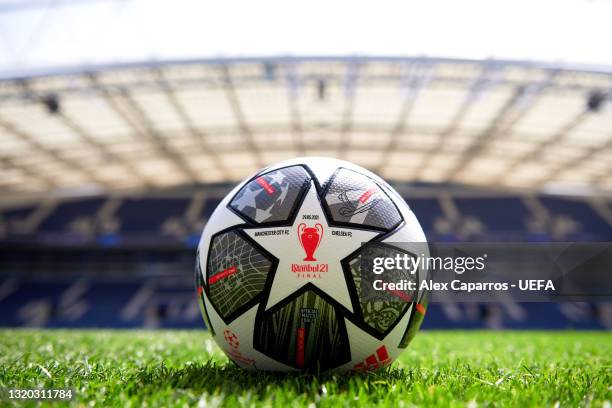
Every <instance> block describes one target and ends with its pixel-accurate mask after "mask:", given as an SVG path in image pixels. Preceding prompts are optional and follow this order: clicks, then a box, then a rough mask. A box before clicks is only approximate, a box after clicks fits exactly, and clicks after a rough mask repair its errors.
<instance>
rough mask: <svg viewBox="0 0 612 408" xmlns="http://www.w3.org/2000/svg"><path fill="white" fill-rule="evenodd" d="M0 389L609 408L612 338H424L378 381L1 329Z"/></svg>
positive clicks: (143, 340)
mask: <svg viewBox="0 0 612 408" xmlns="http://www.w3.org/2000/svg"><path fill="white" fill-rule="evenodd" d="M0 387H2V388H10V387H21V388H26V387H47V388H60V387H70V388H73V389H75V390H76V394H77V397H76V399H75V400H74V401H73V402H72V403H73V404H77V405H79V406H85V405H88V406H93V405H97V406H105V407H106V406H133V407H141V406H143V402H146V403H147V405H148V406H187V405H189V406H193V405H198V404H199V405H200V406H207V407H214V406H274V407H289V406H308V405H311V406H313V404H314V406H322V407H327V406H373V405H378V406H387V407H397V406H436V407H437V406H462V407H464V406H466V405H467V406H476V405H478V406H520V407H525V406H553V405H555V404H559V405H560V406H562V407H564V406H595V407H597V406H606V407H610V401H612V333H580V332H569V333H564V332H554V333H544V332H422V333H419V334H418V335H417V337H416V339H415V340H414V341H413V343H412V344H411V345H410V347H409V348H408V350H407V351H406V352H405V353H404V354H403V355H402V357H401V358H400V361H398V362H396V363H395V364H393V366H392V367H391V368H390V369H388V370H387V371H384V372H380V373H374V374H370V375H343V376H334V375H323V376H320V377H313V376H301V375H295V374H294V375H282V374H266V373H249V372H246V371H243V370H241V369H239V368H236V367H234V366H233V365H232V364H230V363H229V362H228V360H227V358H226V357H225V356H224V355H223V353H222V352H221V351H220V350H219V349H218V348H217V346H216V345H215V344H214V342H213V341H212V340H211V339H210V337H209V336H208V335H207V334H206V333H205V332H199V331H163V332H153V331H41V330H0ZM7 402H8V400H6V399H5V400H3V401H0V406H2V405H4V404H6V403H7ZM31 404H32V405H33V404H34V403H31Z"/></svg>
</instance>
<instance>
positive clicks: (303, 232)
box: [298, 223, 323, 261]
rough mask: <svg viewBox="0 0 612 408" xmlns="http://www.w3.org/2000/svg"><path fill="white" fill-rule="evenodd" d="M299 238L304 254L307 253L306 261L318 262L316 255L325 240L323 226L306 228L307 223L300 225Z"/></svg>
mask: <svg viewBox="0 0 612 408" xmlns="http://www.w3.org/2000/svg"><path fill="white" fill-rule="evenodd" d="M298 238H299V240H300V244H302V248H304V252H306V258H304V261H316V258H315V257H314V253H315V251H316V250H317V248H318V247H319V244H320V243H321V239H323V226H322V225H321V224H319V223H317V224H316V225H315V226H314V228H313V227H308V226H306V224H305V223H301V224H300V225H298Z"/></svg>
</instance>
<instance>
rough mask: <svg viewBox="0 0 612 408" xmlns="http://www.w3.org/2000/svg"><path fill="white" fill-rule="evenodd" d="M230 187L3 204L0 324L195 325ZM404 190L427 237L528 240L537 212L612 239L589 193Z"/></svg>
mask: <svg viewBox="0 0 612 408" xmlns="http://www.w3.org/2000/svg"><path fill="white" fill-rule="evenodd" d="M226 191H227V189H220V190H218V194H217V195H214V196H213V195H207V196H206V197H203V196H198V195H197V194H193V195H192V194H184V195H182V196H172V197H159V196H150V197H148V196H146V195H142V196H126V197H118V196H116V195H114V196H113V197H85V198H81V199H70V200H65V201H63V202H58V203H56V204H55V206H54V207H53V208H52V209H51V210H50V211H48V212H42V211H40V208H39V207H38V206H31V205H22V206H17V207H12V208H4V209H1V210H0V214H1V226H2V228H0V229H1V230H3V231H4V235H3V236H2V238H0V258H1V260H2V261H1V262H0V309H1V310H2V311H3V312H2V313H1V314H0V326H42V327H125V328H127V327H174V328H189V327H201V318H200V316H199V311H198V306H197V303H196V301H195V296H193V285H194V283H193V268H194V248H195V246H196V245H197V243H198V240H199V233H200V229H201V228H202V226H203V224H204V221H205V220H206V219H208V217H210V215H211V214H212V212H213V210H214V208H215V207H216V206H217V205H218V203H219V202H220V200H221V197H222V196H223V194H224V193H225V192H226ZM207 194H208V193H207ZM404 196H407V197H409V198H408V200H407V201H408V203H409V205H410V206H411V208H412V209H413V211H414V212H415V214H416V215H417V217H418V218H419V220H420V221H421V223H422V226H423V228H424V230H425V232H426V234H427V236H428V238H429V239H430V240H459V241H461V240H472V241H474V240H483V241H524V240H532V239H533V237H534V227H533V224H534V220H537V219H538V218H541V219H542V220H541V222H539V223H536V224H538V225H539V228H540V232H541V234H540V238H541V239H542V240H546V241H550V240H577V241H597V240H603V241H605V240H608V241H609V240H612V225H610V223H609V222H608V221H607V220H606V219H605V218H604V217H603V216H602V215H600V214H599V212H598V210H597V209H596V208H595V207H594V206H592V205H591V203H590V202H589V201H588V200H585V199H579V198H567V197H558V196H538V197H523V196H518V195H517V196H511V197H510V196H507V195H504V196H495V195H483V194H482V193H478V194H474V195H469V194H465V193H462V194H458V195H456V196H448V195H444V196H440V195H436V194H431V195H430V196H424V195H423V194H420V195H418V194H417V195H415V196H411V194H409V193H405V194H404ZM198 197H199V198H198ZM534 200H535V204H534ZM42 205H44V204H40V205H39V206H42ZM534 205H536V206H539V207H538V208H539V210H540V213H539V214H538V213H536V211H535V210H534V209H533V207H534ZM608 206H609V203H608ZM36 212H38V213H39V214H46V215H45V216H44V218H43V219H41V220H39V222H38V225H37V227H36V228H35V229H34V230H32V231H29V232H28V234H24V232H23V229H21V228H20V223H23V222H24V220H26V219H27V218H28V217H30V216H31V215H32V214H34V213H36ZM101 213H103V214H101ZM498 214H503V217H500V216H498ZM193 220H196V221H193ZM190 222H193V225H190ZM109 223H110V227H109V226H108V225H109ZM83 225H89V229H88V228H84V227H83ZM105 225H106V227H105ZM474 226H477V228H475V227H474ZM111 227H112V228H111ZM110 236H112V237H114V238H113V239H109V238H108V237H110ZM143 237H146V239H143ZM536 309H537V310H538V313H533V311H534V310H536ZM543 310H545V311H546V312H545V313H544V312H542V311H543ZM424 327H425V328H449V327H454V328H468V329H469V328H484V327H496V328H543V329H565V328H574V329H603V328H610V327H612V307H611V305H607V304H561V305H556V304H529V303H526V304H512V305H506V304H504V305H498V304H480V305H475V304H471V305H467V304H465V305H461V304H432V305H430V308H429V312H428V319H425V324H424Z"/></svg>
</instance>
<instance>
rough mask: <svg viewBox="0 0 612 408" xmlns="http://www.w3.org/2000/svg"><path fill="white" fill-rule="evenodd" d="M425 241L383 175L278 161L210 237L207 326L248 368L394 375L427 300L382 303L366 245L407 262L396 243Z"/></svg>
mask: <svg viewBox="0 0 612 408" xmlns="http://www.w3.org/2000/svg"><path fill="white" fill-rule="evenodd" d="M425 241H426V240H425V235H424V234H423V230H422V229H421V227H420V225H419V222H418V221H417V219H416V217H415V216H414V214H413V213H412V211H411V210H410V209H409V208H408V205H407V204H406V203H405V202H404V200H403V199H402V198H401V197H400V195H399V194H398V193H397V192H396V191H395V190H393V188H391V187H390V186H389V185H388V184H387V183H386V182H385V181H384V180H382V179H381V178H379V177H378V176H376V175H374V174H373V173H371V172H369V171H367V170H365V169H363V168H361V167H359V166H356V165H354V164H351V163H348V162H345V161H340V160H335V159H328V158H314V157H306V158H298V159H293V160H289V161H285V162H282V163H278V164H276V165H273V166H270V167H267V168H265V169H263V170H261V171H260V172H258V173H257V174H255V175H254V176H253V177H251V178H249V179H247V180H245V181H244V182H242V183H241V184H240V185H238V186H237V187H236V188H235V189H234V190H233V191H232V192H230V193H229V194H228V195H227V196H226V197H225V198H224V199H223V201H221V203H220V204H219V206H218V207H217V208H216V209H215V211H214V212H213V214H212V216H211V217H210V219H209V220H208V223H207V225H206V227H205V228H204V231H203V233H202V237H201V239H200V243H199V246H198V255H197V267H196V286H197V290H198V295H199V300H200V308H201V311H202V316H203V317H204V321H205V323H206V326H207V327H208V329H209V331H210V332H211V333H212V335H213V336H214V339H215V341H216V342H217V344H218V345H219V347H220V348H221V349H222V350H223V351H224V352H225V353H226V354H227V355H228V356H229V358H230V359H231V360H232V361H234V362H235V363H236V364H237V365H239V366H241V367H244V368H246V369H251V370H272V371H309V372H321V371H328V370H334V371H338V372H343V371H349V370H353V371H370V370H375V369H379V368H382V367H386V366H388V365H389V364H391V362H392V361H393V360H394V359H395V358H396V357H397V356H398V355H399V354H400V353H401V352H402V350H403V349H405V348H406V347H407V346H408V343H409V342H410V341H411V340H412V338H413V337H414V335H415V334H416V332H417V331H418V328H419V326H420V324H421V322H422V320H423V316H424V314H425V308H426V293H424V292H422V291H419V290H418V283H417V285H416V287H417V290H414V291H412V292H400V291H390V292H391V294H392V295H393V296H392V299H385V298H382V299H381V298H380V297H376V296H374V297H373V296H371V294H369V293H368V291H367V290H364V288H365V286H364V285H367V284H370V282H366V281H367V280H368V279H369V278H368V277H367V276H365V275H364V274H363V273H362V271H361V265H362V263H363V259H362V258H363V257H364V256H366V255H365V254H364V253H363V251H364V250H365V248H366V247H364V246H362V243H371V244H374V245H375V248H379V249H380V251H382V252H380V253H384V255H385V256H394V255H395V254H396V253H397V254H401V253H406V248H404V247H402V246H400V245H397V244H394V243H398V242H406V243H424V242H425ZM369 251H370V252H371V250H369ZM419 251H420V252H421V253H422V250H419ZM408 252H409V253H411V255H413V256H418V255H415V254H414V253H413V252H410V251H408ZM419 255H420V254H419ZM368 256H371V254H368ZM410 278H411V279H416V280H418V281H421V280H423V279H425V278H426V272H423V271H419V273H416V274H413V275H410ZM394 296H395V297H394Z"/></svg>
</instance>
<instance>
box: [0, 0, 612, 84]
mask: <svg viewBox="0 0 612 408" xmlns="http://www.w3.org/2000/svg"><path fill="white" fill-rule="evenodd" d="M611 21H612V0H557V1H550V0H527V1H526V0H512V1H494V0H488V1H485V0H460V1H458V0H454V1H453V0H451V1H444V0H427V1H424V0H423V1H410V0H408V1H390V0H377V1H368V2H365V1H358V0H355V1H344V0H337V1H330V0H323V1H322V0H309V1H302V2H292V1H286V0H285V1H279V0H271V1H265V0H261V1H236V0H223V1H203V0H199V1H188V0H173V1H152V0H45V1H43V0H0V72H3V73H7V72H17V73H19V72H21V73H23V72H27V71H28V70H43V71H44V70H45V69H48V68H57V67H64V66H75V65H90V64H109V63H110V64H112V63H120V62H133V61H143V60H168V59H192V58H193V59H197V58H224V57H259V56H268V57H270V56H354V55H357V56H411V57H412V56H428V57H451V58H467V59H489V58H495V59H510V60H529V61H540V62H552V63H559V64H580V65H583V64H584V65H589V66H605V67H612V45H611V44H610V39H612V23H610V22H611Z"/></svg>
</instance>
